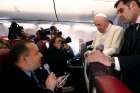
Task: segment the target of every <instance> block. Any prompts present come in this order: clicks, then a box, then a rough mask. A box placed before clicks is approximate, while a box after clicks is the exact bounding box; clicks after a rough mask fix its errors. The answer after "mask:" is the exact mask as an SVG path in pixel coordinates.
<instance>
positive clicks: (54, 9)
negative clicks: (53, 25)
mask: <svg viewBox="0 0 140 93" xmlns="http://www.w3.org/2000/svg"><path fill="white" fill-rule="evenodd" d="M53 6H54V12H55V17H56V19H57V22H59V19H58V16H57V12H56V6H55V1H54V0H53Z"/></svg>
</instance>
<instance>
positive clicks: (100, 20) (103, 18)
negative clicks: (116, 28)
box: [94, 14, 109, 33]
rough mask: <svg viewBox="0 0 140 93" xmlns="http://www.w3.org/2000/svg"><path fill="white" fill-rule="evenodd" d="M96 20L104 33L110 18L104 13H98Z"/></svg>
mask: <svg viewBox="0 0 140 93" xmlns="http://www.w3.org/2000/svg"><path fill="white" fill-rule="evenodd" d="M94 22H95V25H96V27H97V29H98V30H99V31H100V32H101V33H104V32H105V31H106V29H107V27H108V25H109V22H108V19H107V17H106V16H105V15H104V14H102V15H101V14H97V15H96V16H95V17H94Z"/></svg>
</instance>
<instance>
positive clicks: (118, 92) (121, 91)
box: [95, 75, 132, 93]
mask: <svg viewBox="0 0 140 93" xmlns="http://www.w3.org/2000/svg"><path fill="white" fill-rule="evenodd" d="M95 80H96V81H97V82H96V83H97V87H98V88H97V89H98V90H99V91H100V92H101V93H132V92H131V91H130V90H129V89H128V88H127V87H126V86H125V85H124V84H123V83H122V82H121V81H120V80H119V79H117V78H116V77H114V76H111V75H103V76H96V77H95ZM98 90H97V91H98Z"/></svg>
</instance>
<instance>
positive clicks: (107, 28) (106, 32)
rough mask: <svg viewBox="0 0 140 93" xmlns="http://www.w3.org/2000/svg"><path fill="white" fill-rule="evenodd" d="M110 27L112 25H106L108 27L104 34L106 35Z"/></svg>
mask: <svg viewBox="0 0 140 93" xmlns="http://www.w3.org/2000/svg"><path fill="white" fill-rule="evenodd" d="M111 26H112V24H109V25H108V27H107V29H106V31H105V33H107V32H108V31H109V29H110V28H111Z"/></svg>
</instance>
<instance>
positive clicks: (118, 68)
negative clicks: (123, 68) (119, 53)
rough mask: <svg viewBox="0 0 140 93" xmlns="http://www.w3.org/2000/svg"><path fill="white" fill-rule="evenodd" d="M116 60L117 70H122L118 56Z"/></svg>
mask: <svg viewBox="0 0 140 93" xmlns="http://www.w3.org/2000/svg"><path fill="white" fill-rule="evenodd" d="M114 60H115V69H116V70H117V71H120V63H119V60H118V57H114Z"/></svg>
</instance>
